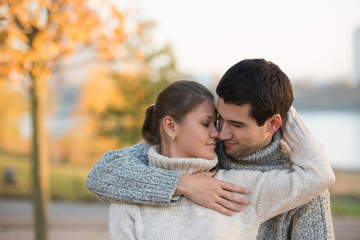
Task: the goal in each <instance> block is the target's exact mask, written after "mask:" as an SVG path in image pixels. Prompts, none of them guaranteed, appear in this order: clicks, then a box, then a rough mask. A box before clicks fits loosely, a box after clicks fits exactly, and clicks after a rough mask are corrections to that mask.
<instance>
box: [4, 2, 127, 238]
mask: <svg viewBox="0 0 360 240" xmlns="http://www.w3.org/2000/svg"><path fill="white" fill-rule="evenodd" d="M114 2H115V1H114ZM124 21H125V15H124V14H123V13H122V12H121V11H119V10H118V9H117V8H116V7H115V6H114V5H113V3H112V2H106V1H101V0H97V1H86V0H58V1H55V0H26V1H23V0H7V1H3V0H1V1H0V79H1V81H7V82H9V83H12V84H18V85H22V86H23V87H24V88H26V89H27V90H28V92H29V96H30V106H31V116H32V131H33V137H32V156H33V160H32V166H33V168H32V171H33V174H32V175H33V195H34V201H33V202H34V210H35V211H34V223H35V239H37V240H42V239H47V235H48V234H47V226H48V225H47V221H48V220H47V211H48V202H49V186H48V183H49V180H48V171H49V170H48V165H49V159H48V147H47V142H48V141H47V139H46V138H47V133H46V128H45V127H44V126H45V122H44V114H45V105H46V102H47V89H48V81H49V79H50V78H51V76H52V74H53V73H54V71H56V70H57V69H58V66H59V63H60V62H61V60H62V59H63V58H64V57H66V56H69V55H70V54H71V53H73V52H74V51H75V50H76V49H77V47H78V46H80V45H84V44H86V45H89V46H91V47H92V48H93V49H95V50H96V51H98V52H99V53H100V55H101V56H102V57H103V58H106V59H111V58H115V57H118V56H120V55H121V51H122V48H123V46H122V44H123V41H124V39H125V38H126V32H125V27H124V26H125V23H124Z"/></svg>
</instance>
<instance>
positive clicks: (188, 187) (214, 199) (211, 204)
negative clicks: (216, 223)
mask: <svg viewBox="0 0 360 240" xmlns="http://www.w3.org/2000/svg"><path fill="white" fill-rule="evenodd" d="M215 174H216V171H212V172H199V173H195V174H183V175H182V176H181V177H180V180H179V183H178V186H177V188H176V192H175V194H174V196H179V195H184V196H185V197H187V198H189V199H191V200H192V201H194V202H195V203H197V204H199V205H201V206H203V207H207V208H211V209H213V210H215V211H217V212H219V213H222V214H224V215H227V216H232V215H233V212H241V211H242V209H241V207H239V206H237V205H236V204H235V203H238V204H241V205H245V206H247V205H248V204H249V203H248V201H247V200H245V199H244V198H242V197H240V196H239V195H236V194H234V192H236V193H241V194H247V193H248V191H247V190H246V189H245V188H242V187H240V186H237V185H235V184H232V183H227V182H224V181H221V180H218V179H215V178H213V176H214V175H215Z"/></svg>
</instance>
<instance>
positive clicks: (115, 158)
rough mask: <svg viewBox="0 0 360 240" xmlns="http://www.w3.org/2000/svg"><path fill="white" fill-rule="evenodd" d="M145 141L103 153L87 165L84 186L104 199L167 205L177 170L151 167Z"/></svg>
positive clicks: (177, 178)
mask: <svg viewBox="0 0 360 240" xmlns="http://www.w3.org/2000/svg"><path fill="white" fill-rule="evenodd" d="M148 148H149V145H148V144H147V143H145V142H142V143H139V144H136V145H134V146H131V147H129V148H125V149H122V150H115V151H110V152H107V153H105V154H104V156H102V157H101V158H100V160H99V161H98V162H97V163H96V164H95V166H94V167H93V168H92V169H91V171H90V173H89V175H88V177H87V179H86V186H87V188H88V189H89V190H90V191H92V192H93V193H95V194H96V195H97V196H98V197H99V198H100V199H101V200H103V201H106V202H127V203H142V204H149V205H153V206H166V205H171V204H172V203H173V202H174V201H172V199H171V197H172V196H173V194H174V192H175V189H176V186H177V183H178V181H179V178H180V176H181V175H182V173H181V172H175V171H167V170H164V169H161V168H157V167H151V166H148V165H149V161H148V158H147V150H148Z"/></svg>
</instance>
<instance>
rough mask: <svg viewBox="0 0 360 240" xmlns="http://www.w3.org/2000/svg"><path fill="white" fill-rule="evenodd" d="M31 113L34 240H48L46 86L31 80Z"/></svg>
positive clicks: (37, 80)
mask: <svg viewBox="0 0 360 240" xmlns="http://www.w3.org/2000/svg"><path fill="white" fill-rule="evenodd" d="M32 82H33V86H32V89H31V94H30V98H31V113H32V128H33V139H32V140H33V155H32V156H33V163H32V171H33V206H34V208H33V209H34V210H33V211H34V212H33V214H34V223H33V224H34V229H35V240H46V239H48V231H47V230H48V207H49V206H48V205H49V157H48V146H47V139H46V138H47V136H46V127H45V121H44V120H45V119H44V112H45V104H46V86H45V83H44V82H43V81H41V79H36V78H33V81H32Z"/></svg>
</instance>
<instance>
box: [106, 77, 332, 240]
mask: <svg viewBox="0 0 360 240" xmlns="http://www.w3.org/2000/svg"><path fill="white" fill-rule="evenodd" d="M215 123H216V112H215V105H214V97H213V95H212V94H211V92H210V91H209V90H208V89H206V88H205V87H204V86H202V85H201V84H199V83H196V82H192V81H177V82H174V83H172V84H170V85H169V86H168V87H166V88H165V89H164V90H163V91H162V92H161V93H160V94H159V95H158V97H157V100H156V104H155V105H152V106H150V107H149V108H148V109H147V111H146V118H145V120H144V124H143V128H142V136H143V138H144V140H145V141H147V142H148V143H149V144H151V145H152V147H151V148H150V149H149V151H148V157H149V164H150V165H152V166H156V167H160V168H164V169H167V170H174V171H181V172H184V173H196V172H200V171H209V170H211V169H212V168H214V167H215V165H216V164H217V162H218V160H217V156H216V155H215V153H214V149H215V146H216V141H217V137H218V131H217V129H216V127H215ZM283 136H284V140H285V141H286V142H287V144H288V145H289V147H290V148H291V150H292V152H291V154H290V157H291V160H292V162H293V170H292V171H289V170H282V171H279V170H276V171H270V172H265V173H263V172H258V171H245V170H230V171H224V170H219V171H218V172H217V174H216V178H219V179H221V180H224V181H226V182H232V183H235V184H240V185H241V186H244V187H246V188H247V189H250V193H249V194H248V195H246V197H247V198H248V200H249V201H250V204H249V205H248V206H246V207H243V212H242V213H239V214H236V215H234V216H232V217H228V216H224V215H222V214H220V213H218V212H215V211H213V210H211V209H207V208H204V207H202V206H199V205H197V204H195V203H193V202H192V201H191V200H188V199H187V198H181V199H179V201H178V203H177V204H176V205H175V206H172V207H151V206H145V205H140V204H138V205H137V204H116V203H113V204H111V206H110V216H109V219H110V223H109V229H110V238H111V239H227V240H228V239H256V236H257V232H258V228H259V226H260V224H261V223H263V222H265V221H266V220H267V219H270V218H271V217H274V216H276V215H278V214H280V213H283V212H286V211H288V210H290V209H293V208H295V207H297V206H300V205H302V204H304V203H305V202H307V201H309V200H311V199H312V198H313V197H315V196H317V195H318V194H320V193H321V192H322V191H325V190H326V189H328V188H329V187H330V186H331V185H332V184H333V182H334V175H333V172H332V170H331V167H330V165H329V163H328V162H327V161H326V158H325V156H324V151H323V150H321V149H320V150H319V148H320V146H319V143H318V142H317V141H316V140H315V139H314V138H313V136H312V135H311V134H310V133H309V131H308V129H307V128H306V127H305V126H304V125H303V123H302V121H301V119H300V118H299V116H298V115H297V113H296V111H295V109H293V108H292V109H291V110H290V111H289V113H288V122H287V124H286V128H285V129H284V133H283ZM160 187H161V186H160Z"/></svg>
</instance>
